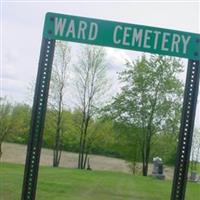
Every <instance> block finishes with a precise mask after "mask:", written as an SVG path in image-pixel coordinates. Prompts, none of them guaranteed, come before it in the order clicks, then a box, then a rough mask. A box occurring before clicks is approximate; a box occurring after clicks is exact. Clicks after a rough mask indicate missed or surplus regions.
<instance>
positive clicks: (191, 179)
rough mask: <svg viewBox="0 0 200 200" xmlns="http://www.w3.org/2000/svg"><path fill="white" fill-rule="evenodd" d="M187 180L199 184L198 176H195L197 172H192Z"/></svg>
mask: <svg viewBox="0 0 200 200" xmlns="http://www.w3.org/2000/svg"><path fill="white" fill-rule="evenodd" d="M189 180H190V181H192V182H200V176H199V175H198V174H197V172H195V171H192V172H191V175H190V177H189Z"/></svg>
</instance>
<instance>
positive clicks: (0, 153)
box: [0, 142, 2, 160]
mask: <svg viewBox="0 0 200 200" xmlns="http://www.w3.org/2000/svg"><path fill="white" fill-rule="evenodd" d="M1 156H2V142H0V160H1Z"/></svg>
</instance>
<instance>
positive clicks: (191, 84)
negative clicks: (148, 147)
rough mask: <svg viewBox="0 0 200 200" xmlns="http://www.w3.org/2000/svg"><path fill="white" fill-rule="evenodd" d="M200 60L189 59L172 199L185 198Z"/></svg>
mask: <svg viewBox="0 0 200 200" xmlns="http://www.w3.org/2000/svg"><path fill="white" fill-rule="evenodd" d="M199 76H200V62H199V61H195V60H189V61H188V69H187V78H186V83H185V93H184V100H183V109H182V117H181V126H180V133H179V142H178V148H177V158H176V166H175V170H174V181H173V186H172V194H171V200H184V199H185V190H186V183H187V176H188V167H189V159H190V151H191V145H192V135H193V127H194V120H195V111H196V105H197V96H198V91H199Z"/></svg>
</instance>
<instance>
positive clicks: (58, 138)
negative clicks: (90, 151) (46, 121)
mask: <svg viewBox="0 0 200 200" xmlns="http://www.w3.org/2000/svg"><path fill="white" fill-rule="evenodd" d="M61 121H62V95H61V96H60V101H59V110H58V118H57V123H56V136H55V145H54V154H53V156H54V158H53V167H58V166H59V164H60V158H61Z"/></svg>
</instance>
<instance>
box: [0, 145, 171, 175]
mask: <svg viewBox="0 0 200 200" xmlns="http://www.w3.org/2000/svg"><path fill="white" fill-rule="evenodd" d="M2 150H3V155H2V159H1V161H3V162H10V163H19V164H24V163H25V158H26V145H20V144H12V143H3V147H2ZM52 160H53V152H52V150H50V149H44V148H43V149H42V154H41V159H40V165H46V166H52ZM77 160H78V154H77V153H71V152H63V153H62V156H61V163H60V166H61V167H69V168H76V167H77ZM90 165H91V168H92V169H93V170H108V171H118V172H125V173H131V172H130V168H129V166H128V163H127V162H125V161H124V160H122V159H117V158H110V157H105V156H97V155H90ZM140 167H141V166H140ZM149 172H150V173H151V172H152V165H151V164H150V166H149ZM164 173H165V175H166V178H167V179H169V178H171V177H172V173H173V170H172V169H171V168H169V167H165V168H164Z"/></svg>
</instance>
